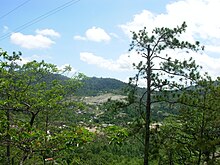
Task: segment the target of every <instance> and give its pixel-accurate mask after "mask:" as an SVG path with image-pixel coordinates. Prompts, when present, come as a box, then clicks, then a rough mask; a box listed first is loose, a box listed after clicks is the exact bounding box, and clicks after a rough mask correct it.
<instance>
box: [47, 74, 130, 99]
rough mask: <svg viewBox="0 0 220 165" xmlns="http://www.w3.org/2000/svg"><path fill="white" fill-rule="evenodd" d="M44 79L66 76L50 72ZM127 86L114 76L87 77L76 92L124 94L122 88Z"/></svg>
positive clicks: (85, 94) (88, 94)
mask: <svg viewBox="0 0 220 165" xmlns="http://www.w3.org/2000/svg"><path fill="white" fill-rule="evenodd" d="M45 79H46V81H47V82H48V81H52V80H55V79H56V80H61V81H65V80H67V79H68V77H66V76H63V75H60V74H51V75H48V76H47V77H45ZM127 86H128V84H127V83H125V82H122V81H120V80H117V79H114V78H97V77H87V78H85V79H84V80H83V86H82V87H81V88H80V89H78V90H77V91H76V94H77V95H80V96H96V95H100V94H105V93H114V94H120V95H124V94H125V92H124V89H125V88H126V87H127Z"/></svg>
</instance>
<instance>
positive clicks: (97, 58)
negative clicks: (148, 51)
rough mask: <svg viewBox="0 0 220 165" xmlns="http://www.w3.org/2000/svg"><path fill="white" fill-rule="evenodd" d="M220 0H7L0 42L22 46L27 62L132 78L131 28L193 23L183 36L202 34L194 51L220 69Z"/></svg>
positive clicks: (0, 8)
mask: <svg viewBox="0 0 220 165" xmlns="http://www.w3.org/2000/svg"><path fill="white" fill-rule="evenodd" d="M219 6H220V0H1V5H0V48H2V49H3V50H5V51H7V52H8V53H9V54H11V53H12V52H14V51H15V52H18V51H21V52H22V62H23V63H25V62H28V61H32V60H37V61H41V60H44V61H46V62H48V63H52V64H55V65H57V66H58V67H59V68H62V67H64V66H65V65H70V66H72V72H71V73H69V75H68V76H72V75H74V73H75V72H81V73H84V74H85V75H86V76H89V77H93V76H95V77H103V78H115V79H119V80H121V81H125V82H128V78H129V77H132V76H134V75H135V73H136V71H135V70H134V69H133V67H132V63H134V62H135V63H137V62H138V61H140V58H139V57H138V55H137V54H136V53H135V52H129V51H128V50H129V48H130V46H129V45H130V43H131V31H136V32H137V31H138V30H140V29H143V27H146V28H147V31H149V32H151V31H152V29H153V28H155V27H163V26H164V27H169V28H174V27H176V26H177V25H179V26H180V25H181V24H182V23H183V21H185V22H186V24H187V26H188V27H187V30H186V33H184V36H183V39H185V40H187V41H190V42H195V41H196V40H199V41H200V42H201V44H202V45H204V46H205V51H204V52H202V53H190V54H178V53H176V52H173V51H170V52H168V53H171V54H172V56H173V57H174V58H180V59H185V58H186V59H187V58H189V56H192V57H193V59H195V60H196V62H197V64H199V65H201V66H203V70H202V71H203V72H208V73H209V74H210V75H211V76H212V77H217V76H219V75H220V20H219V16H220V10H219Z"/></svg>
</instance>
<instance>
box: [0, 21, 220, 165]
mask: <svg viewBox="0 0 220 165" xmlns="http://www.w3.org/2000/svg"><path fill="white" fill-rule="evenodd" d="M185 29H186V24H185V23H183V24H182V25H181V26H180V27H176V28H174V29H169V28H164V27H163V28H155V29H154V30H153V32H152V35H149V34H147V32H146V29H143V30H140V31H139V33H137V34H136V33H133V42H132V44H131V50H135V51H136V52H137V53H139V54H140V55H141V56H142V57H143V59H142V60H141V59H140V60H141V61H140V63H139V64H137V65H134V67H135V69H137V71H138V73H137V75H136V76H135V77H134V78H131V79H130V80H131V81H130V84H126V83H123V82H120V81H118V80H115V79H110V78H95V77H93V78H88V77H85V76H84V75H83V74H77V75H75V76H74V77H73V78H68V77H65V76H63V75H62V74H63V73H65V72H68V71H69V70H70V68H69V67H66V68H65V70H62V71H61V70H59V69H58V68H57V67H56V66H55V65H53V64H48V63H45V62H44V61H41V62H37V61H31V62H29V63H26V64H23V65H19V61H20V60H21V53H13V54H12V55H9V54H8V53H7V52H5V51H3V50H2V49H1V50H0V164H6V165H13V164H21V165H22V164H27V165H29V164H30V165H32V164H62V165H65V164H66V165H67V164H68V165H113V164H115V165H125V164H126V165H141V164H151V165H166V164H169V165H177V164H185V165H187V164H197V165H203V164H208V165H217V164H219V163H220V138H219V137H220V118H219V116H220V110H219V108H220V104H219V102H220V79H219V78H217V79H215V80H213V79H212V78H211V77H209V76H208V74H205V75H200V73H199V68H200V66H198V65H196V63H195V61H193V60H192V59H189V60H188V61H187V60H184V61H179V60H176V59H172V58H171V57H169V55H164V56H163V54H164V53H163V52H164V51H165V50H166V49H175V50H184V51H187V52H189V53H190V52H191V51H200V50H202V49H203V47H201V46H200V44H199V42H196V43H195V44H191V43H188V42H187V41H180V40H179V38H178V37H179V35H181V33H183V32H184V31H185ZM156 59H157V60H156ZM158 59H159V61H160V64H159V65H158V64H157V61H158ZM155 66H159V67H158V68H156V67H155ZM141 78H144V79H146V80H147V83H146V88H139V87H138V86H137V84H138V81H139V80H140V79H141Z"/></svg>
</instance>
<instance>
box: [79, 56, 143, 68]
mask: <svg viewBox="0 0 220 165" xmlns="http://www.w3.org/2000/svg"><path fill="white" fill-rule="evenodd" d="M141 58H142V57H141V56H140V55H138V54H136V53H135V52H131V53H125V54H122V55H120V56H119V58H118V59H116V60H112V59H105V58H103V57H101V56H97V55H94V54H93V53H89V52H81V53H80V59H81V60H82V61H84V62H87V63H88V64H92V65H96V66H98V67H100V68H104V69H107V70H110V71H132V70H133V63H137V62H139V60H140V59H141Z"/></svg>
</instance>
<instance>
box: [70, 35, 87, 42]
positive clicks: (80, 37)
mask: <svg viewBox="0 0 220 165" xmlns="http://www.w3.org/2000/svg"><path fill="white" fill-rule="evenodd" d="M73 39H75V40H83V41H85V40H86V37H82V36H79V35H77V36H74V37H73Z"/></svg>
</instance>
